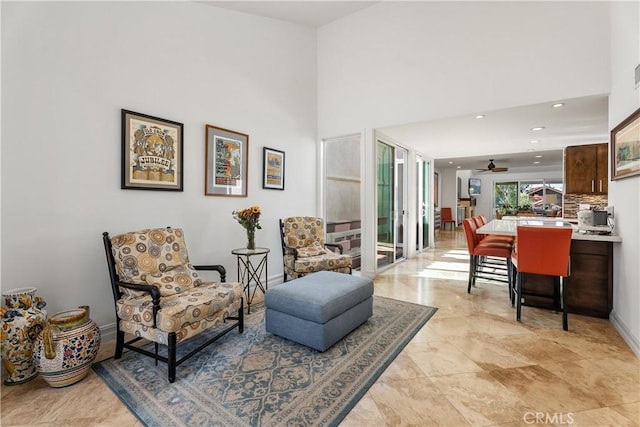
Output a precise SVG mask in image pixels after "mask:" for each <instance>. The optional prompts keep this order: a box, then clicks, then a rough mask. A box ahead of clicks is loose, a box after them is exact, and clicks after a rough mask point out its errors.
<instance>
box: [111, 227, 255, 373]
mask: <svg viewBox="0 0 640 427" xmlns="http://www.w3.org/2000/svg"><path fill="white" fill-rule="evenodd" d="M102 240H103V243H104V248H105V252H106V256H107V267H108V270H109V278H110V280H111V288H112V291H113V298H114V302H115V311H116V317H117V320H116V349H115V355H114V359H119V358H120V357H121V356H122V351H123V349H124V348H126V349H129V350H132V351H136V352H138V353H141V354H144V355H146V356H149V357H152V358H154V359H155V360H156V364H157V363H158V361H161V362H165V363H167V365H168V379H169V382H170V383H172V382H174V381H175V378H176V367H177V366H178V365H180V364H181V363H182V362H184V361H185V360H187V359H188V358H190V357H191V356H193V355H195V354H196V353H197V352H199V351H200V350H202V349H204V348H205V347H207V346H208V345H209V344H211V343H213V342H214V341H216V340H217V339H218V338H220V337H222V336H223V335H225V334H227V333H228V332H230V331H231V330H233V329H235V328H236V327H237V328H238V332H239V333H242V332H243V328H244V318H243V299H242V295H243V293H242V285H241V284H240V283H238V282H226V281H225V280H226V271H225V268H224V267H223V266H221V265H195V266H194V265H192V264H190V263H189V256H188V253H187V248H186V246H185V243H184V234H183V231H182V230H181V229H179V228H169V227H167V228H156V229H145V230H141V231H136V232H129V233H124V234H120V235H117V236H114V237H110V236H109V233H106V232H105V233H103V234H102ZM196 270H209V271H216V272H217V273H218V275H219V276H220V281H219V282H207V281H204V280H203V279H201V278H200V276H199V275H198V273H197V272H196ZM229 320H231V321H232V322H230V323H228V321H229ZM210 331H211V335H213V336H211V337H207V339H206V342H204V343H202V344H200V345H199V346H198V347H197V348H195V349H193V350H191V351H190V352H189V353H188V354H186V355H184V356H182V357H181V358H180V359H178V358H177V347H178V344H180V343H182V342H184V341H186V340H188V339H190V338H192V337H194V336H196V335H200V334H201V333H204V332H210ZM125 333H126V334H129V335H131V336H132V337H133V339H131V340H129V341H125ZM142 339H147V340H149V341H151V342H153V343H154V351H153V352H151V351H149V350H147V349H145V348H144V347H145V346H140V345H134V343H135V342H137V341H139V340H142ZM159 345H163V346H166V348H167V350H166V356H165V355H162V354H159V353H158V347H159Z"/></svg>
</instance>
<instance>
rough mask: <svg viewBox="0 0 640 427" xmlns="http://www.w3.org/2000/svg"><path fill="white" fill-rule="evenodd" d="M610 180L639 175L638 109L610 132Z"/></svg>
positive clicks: (639, 140)
mask: <svg viewBox="0 0 640 427" xmlns="http://www.w3.org/2000/svg"><path fill="white" fill-rule="evenodd" d="M609 152H610V153H611V179H612V180H615V179H621V178H627V177H630V176H634V175H640V108H638V109H637V110H636V111H634V112H633V113H632V114H631V115H630V116H629V117H627V118H626V119H624V120H623V121H622V123H620V124H619V125H618V126H616V127H615V128H613V130H611V146H610V148H609Z"/></svg>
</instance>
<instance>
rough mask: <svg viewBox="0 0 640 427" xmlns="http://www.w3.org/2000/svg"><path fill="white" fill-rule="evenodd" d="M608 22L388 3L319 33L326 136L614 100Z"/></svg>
mask: <svg viewBox="0 0 640 427" xmlns="http://www.w3.org/2000/svg"><path fill="white" fill-rule="evenodd" d="M608 23H609V9H608V4H607V3H605V2H435V1H434V2H432V1H424V2H379V3H377V4H375V5H373V6H371V7H368V8H366V9H363V10H361V11H359V12H356V13H354V14H352V15H349V16H347V17H345V18H343V19H341V20H338V21H335V22H333V23H331V24H329V25H326V26H323V27H321V28H320V29H319V32H318V34H319V36H318V106H319V107H318V111H319V116H318V119H319V120H318V127H319V130H320V135H321V136H322V137H329V136H333V135H343V134H346V133H351V132H354V131H359V130H360V129H361V128H362V127H372V128H376V127H385V126H392V125H400V124H405V123H411V122H418V121H424V120H430V119H437V118H444V117H453V116H459V115H462V114H466V113H469V112H474V113H475V112H477V111H491V110H498V109H502V108H509V107H513V106H520V105H527V104H536V103H540V102H547V101H549V100H555V99H563V98H573V97H581V96H586V95H594V94H602V93H608V92H609V67H608V65H609V49H610V46H609V36H610V34H609V30H608ZM425 154H426V155H428V154H429V153H425ZM463 154H464V153H458V154H457V155H463ZM455 156H456V154H455V153H452V156H451V157H455Z"/></svg>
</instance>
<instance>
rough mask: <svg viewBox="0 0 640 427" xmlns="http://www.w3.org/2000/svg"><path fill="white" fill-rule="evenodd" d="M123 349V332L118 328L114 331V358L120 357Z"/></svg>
mask: <svg viewBox="0 0 640 427" xmlns="http://www.w3.org/2000/svg"><path fill="white" fill-rule="evenodd" d="M123 349H124V332H123V331H121V330H118V331H117V332H116V353H115V354H114V356H113V358H114V359H120V358H121V357H122V350H123Z"/></svg>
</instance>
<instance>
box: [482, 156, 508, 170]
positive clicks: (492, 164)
mask: <svg viewBox="0 0 640 427" xmlns="http://www.w3.org/2000/svg"><path fill="white" fill-rule="evenodd" d="M477 170H478V171H481V172H506V171H508V170H509V168H499V167H497V166H496V165H495V164H494V163H493V159H489V164H488V165H487V168H486V169H477Z"/></svg>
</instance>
